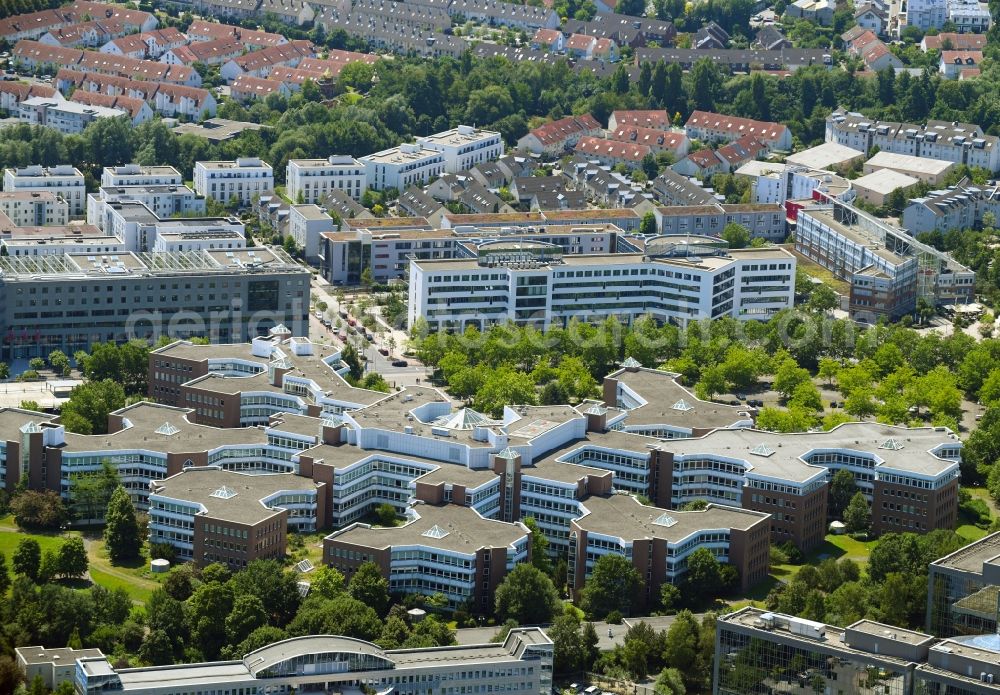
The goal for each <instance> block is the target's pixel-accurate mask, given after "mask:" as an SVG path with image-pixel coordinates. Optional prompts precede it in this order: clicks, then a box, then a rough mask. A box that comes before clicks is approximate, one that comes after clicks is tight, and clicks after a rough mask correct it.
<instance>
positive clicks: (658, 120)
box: [611, 110, 672, 130]
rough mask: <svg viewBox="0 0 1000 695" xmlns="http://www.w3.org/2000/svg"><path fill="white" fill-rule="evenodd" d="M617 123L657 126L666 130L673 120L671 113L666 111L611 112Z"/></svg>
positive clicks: (617, 124) (646, 126)
mask: <svg viewBox="0 0 1000 695" xmlns="http://www.w3.org/2000/svg"><path fill="white" fill-rule="evenodd" d="M611 115H612V117H613V118H614V121H615V125H616V126H618V127H619V128H621V127H622V126H625V125H632V126H640V127H643V128H657V129H659V130H666V129H668V128H670V126H671V125H672V122H671V120H670V114H668V113H667V112H666V111H663V110H658V111H613V112H612V113H611Z"/></svg>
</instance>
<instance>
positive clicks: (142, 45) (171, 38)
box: [101, 27, 188, 60]
mask: <svg viewBox="0 0 1000 695" xmlns="http://www.w3.org/2000/svg"><path fill="white" fill-rule="evenodd" d="M187 43H188V38H187V37H186V36H184V34H182V33H181V32H180V31H178V30H177V28H176V27H164V28H163V29H154V30H153V31H147V32H145V33H142V34H130V35H128V36H122V37H121V38H118V39H113V40H111V41H108V42H107V43H106V44H104V45H103V46H101V53H110V54H112V55H119V56H125V57H126V58H135V59H137V60H140V59H142V58H150V59H152V60H156V59H157V58H159V57H160V56H162V55H163V54H164V53H165V52H167V51H169V50H171V49H173V48H179V47H180V46H184V45H186V44H187Z"/></svg>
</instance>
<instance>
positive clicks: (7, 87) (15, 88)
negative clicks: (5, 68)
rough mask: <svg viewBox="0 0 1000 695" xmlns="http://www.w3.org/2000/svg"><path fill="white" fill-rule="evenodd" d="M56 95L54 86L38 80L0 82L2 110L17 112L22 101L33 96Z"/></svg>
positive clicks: (0, 105)
mask: <svg viewBox="0 0 1000 695" xmlns="http://www.w3.org/2000/svg"><path fill="white" fill-rule="evenodd" d="M55 95H56V90H55V88H54V87H50V86H48V85H44V84H38V83H37V82H31V83H28V82H14V81H9V82H0V111H3V112H5V113H7V114H17V112H18V107H19V106H20V105H21V102H22V101H24V100H26V99H30V98H32V97H43V98H46V99H51V98H52V97H54V96H55Z"/></svg>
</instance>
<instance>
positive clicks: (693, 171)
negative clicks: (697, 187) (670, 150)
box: [673, 135, 767, 178]
mask: <svg viewBox="0 0 1000 695" xmlns="http://www.w3.org/2000/svg"><path fill="white" fill-rule="evenodd" d="M766 155H767V147H765V146H764V145H763V144H762V143H761V142H760V141H759V140H757V138H756V137H755V136H753V135H744V136H743V137H741V138H740V139H738V140H734V141H733V142H731V143H729V144H728V145H723V146H722V147H720V148H719V149H717V150H708V149H705V150H698V151H697V152H692V153H691V154H689V155H688V156H687V157H685V158H684V159H682V160H681V161H679V162H677V163H676V164H674V166H673V170H674V171H676V172H678V173H679V174H683V175H684V176H699V177H702V178H704V177H706V176H711V175H713V174H728V173H730V172H733V171H736V170H737V169H739V168H740V167H741V166H743V165H744V164H746V163H747V162H752V161H754V160H755V159H760V158H762V157H765V156H766Z"/></svg>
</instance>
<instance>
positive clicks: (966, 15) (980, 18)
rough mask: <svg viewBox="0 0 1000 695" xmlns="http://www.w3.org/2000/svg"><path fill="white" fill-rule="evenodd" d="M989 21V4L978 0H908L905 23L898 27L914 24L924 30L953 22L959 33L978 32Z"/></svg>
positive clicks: (987, 24) (982, 31)
mask: <svg viewBox="0 0 1000 695" xmlns="http://www.w3.org/2000/svg"><path fill="white" fill-rule="evenodd" d="M991 21H992V20H991V17H990V11H989V6H988V5H987V4H986V3H981V2H978V0H908V2H907V3H906V23H905V24H903V25H902V26H901V27H900V28H901V29H902V28H905V27H907V26H915V27H917V28H918V29H920V30H921V31H923V32H926V31H928V30H929V29H940V28H941V27H943V26H944V23H945V22H954V24H955V27H956V29H955V30H956V31H957V32H959V33H961V34H967V33H976V34H980V33H984V32H986V31H988V30H989V28H990V24H991Z"/></svg>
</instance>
